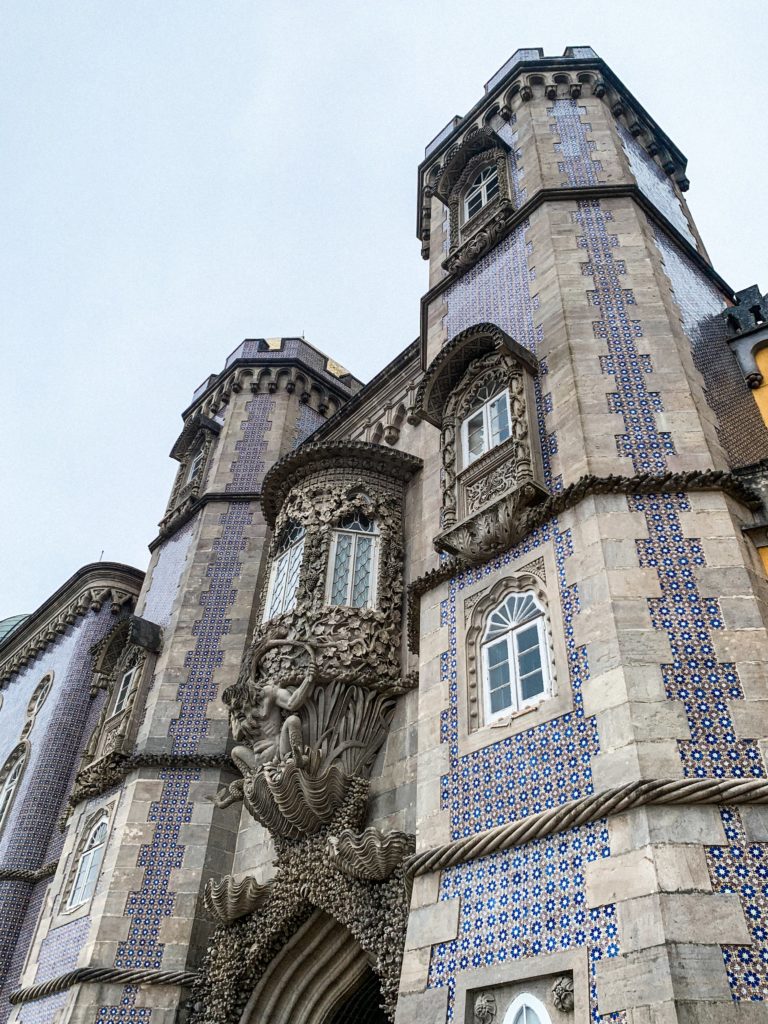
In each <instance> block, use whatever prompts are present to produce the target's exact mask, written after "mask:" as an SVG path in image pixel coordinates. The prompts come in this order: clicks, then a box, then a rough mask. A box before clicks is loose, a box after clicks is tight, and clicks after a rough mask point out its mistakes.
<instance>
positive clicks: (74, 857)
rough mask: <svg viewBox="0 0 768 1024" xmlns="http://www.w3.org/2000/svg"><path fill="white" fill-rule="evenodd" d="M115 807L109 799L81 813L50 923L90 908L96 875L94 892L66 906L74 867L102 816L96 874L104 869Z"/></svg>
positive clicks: (72, 917)
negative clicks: (101, 842)
mask: <svg viewBox="0 0 768 1024" xmlns="http://www.w3.org/2000/svg"><path fill="white" fill-rule="evenodd" d="M116 807H117V800H111V801H110V802H109V803H107V804H105V805H104V806H103V807H98V808H96V809H95V810H93V811H92V812H91V813H90V814H86V815H84V816H83V818H82V819H81V822H80V824H79V825H78V827H77V830H76V832H75V844H74V847H73V849H72V852H71V854H70V856H69V860H68V864H67V868H66V874H65V876H64V880H63V882H62V886H61V890H60V894H59V896H58V900H57V905H56V907H55V910H54V914H53V920H52V924H51V927H58V926H59V925H60V924H63V923H64V922H65V921H67V922H69V921H73V920H77V918H80V917H86V916H87V915H88V914H89V913H90V912H91V905H92V903H93V900H94V898H95V896H96V890H97V889H98V879H97V881H96V884H95V885H94V887H93V892H92V893H91V895H90V896H89V897H88V898H87V899H85V900H83V902H82V903H78V904H76V905H75V906H69V900H70V896H71V893H72V888H73V886H74V884H75V878H76V876H77V871H78V868H79V866H80V859H81V857H82V855H83V853H84V852H85V847H86V844H87V843H88V840H89V839H90V837H91V835H92V834H93V831H94V829H95V828H96V827H97V826H98V825H99V823H100V822H101V821H102V820H105V821H106V823H107V837H106V840H105V842H104V847H103V849H102V853H101V859H100V863H99V875H101V873H102V872H103V871H104V861H105V858H106V854H107V849H108V847H109V842H110V838H111V832H112V825H113V822H114V815H115V809H116Z"/></svg>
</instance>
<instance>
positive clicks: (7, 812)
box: [0, 746, 28, 834]
mask: <svg viewBox="0 0 768 1024" xmlns="http://www.w3.org/2000/svg"><path fill="white" fill-rule="evenodd" d="M27 756H28V748H27V747H26V746H21V747H17V748H16V749H15V750H12V751H11V753H10V754H9V755H8V757H7V759H6V761H5V764H4V765H3V773H2V774H3V779H2V782H0V834H2V832H3V831H4V829H5V826H6V825H7V824H8V819H9V818H10V816H11V810H12V809H13V805H14V803H15V802H16V796H17V794H18V791H19V785H20V783H21V780H22V778H23V776H24V769H25V768H26V765H27ZM9 762H10V765H9ZM6 769H7V770H6ZM14 773H15V774H14ZM9 784H12V785H11V786H9ZM9 788H10V795H8V798H7V799H6V794H8V793H9Z"/></svg>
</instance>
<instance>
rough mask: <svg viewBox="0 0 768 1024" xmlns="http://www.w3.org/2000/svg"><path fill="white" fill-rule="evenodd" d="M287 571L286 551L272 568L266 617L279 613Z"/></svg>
mask: <svg viewBox="0 0 768 1024" xmlns="http://www.w3.org/2000/svg"><path fill="white" fill-rule="evenodd" d="M287 572H288V552H287V551H286V553H285V554H284V555H280V557H279V558H278V560H277V561H276V562H275V565H274V568H273V569H272V596H271V599H270V602H269V610H268V612H267V618H269V619H271V618H272V616H273V615H279V614H280V611H281V609H282V607H283V592H284V591H285V577H286V575H287Z"/></svg>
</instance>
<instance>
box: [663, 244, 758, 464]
mask: <svg viewBox="0 0 768 1024" xmlns="http://www.w3.org/2000/svg"><path fill="white" fill-rule="evenodd" d="M652 227H653V235H654V239H655V241H656V245H657V247H658V250H659V252H660V254H661V256H662V267H663V269H664V273H665V274H666V275H667V277H668V278H669V283H670V284H671V286H672V293H673V298H674V300H675V302H676V304H677V306H678V309H679V310H680V322H681V323H682V326H683V330H684V331H685V333H686V335H687V336H688V339H689V341H690V343H691V351H692V352H693V361H694V363H695V364H696V367H697V369H698V370H699V372H700V373H701V375H702V377H703V378H704V386H705V388H706V394H707V401H708V402H709V404H710V405H711V406H712V408H713V409H714V410H715V412H716V413H717V417H718V420H719V431H718V433H719V437H720V441H721V443H722V445H723V447H724V448H725V450H726V452H727V454H728V457H729V461H730V462H731V464H732V465H735V466H744V465H750V464H751V463H753V462H759V461H760V460H761V459H763V458H765V453H766V451H768V432H766V427H765V424H764V423H763V419H762V417H761V415H760V411H759V409H758V408H757V403H756V402H755V400H754V398H753V397H752V395H751V393H750V390H749V388H748V386H747V383H746V381H745V380H744V375H743V374H742V372H741V370H740V369H739V367H738V364H737V363H736V358H735V356H734V355H733V353H732V352H731V350H730V349H729V348H728V344H727V341H726V338H727V330H726V325H725V322H724V320H723V319H722V318H721V317H720V316H719V314H720V313H721V312H722V311H723V310H724V309H725V301H724V299H723V296H722V295H721V294H720V291H719V290H718V289H717V288H716V287H715V285H714V284H713V283H712V282H711V281H710V280H709V279H708V278H707V277H706V276H705V275H704V274H703V273H702V271H701V270H699V268H698V267H697V266H695V264H694V263H693V261H692V260H691V259H690V258H689V257H688V256H686V255H685V254H684V253H683V252H682V251H681V250H680V248H679V246H678V245H677V244H676V243H675V242H673V241H672V239H670V238H669V237H668V236H667V235H666V234H664V232H663V231H662V230H661V229H660V228H659V227H657V226H655V225H652Z"/></svg>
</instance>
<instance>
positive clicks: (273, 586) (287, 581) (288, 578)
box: [264, 523, 304, 622]
mask: <svg viewBox="0 0 768 1024" xmlns="http://www.w3.org/2000/svg"><path fill="white" fill-rule="evenodd" d="M303 555H304V527H303V526H301V524H300V523H288V524H287V525H286V527H285V529H284V530H283V535H282V537H281V538H280V543H279V544H278V547H277V554H276V555H275V559H274V561H273V563H272V572H271V573H270V577H269V587H268V589H267V602H266V608H265V613H264V621H265V622H266V620H267V619H272V618H274V617H275V615H282V614H283V612H289V611H290V610H291V608H293V606H294V605H295V604H296V591H297V589H298V586H299V573H300V572H301V560H302V557H303Z"/></svg>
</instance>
